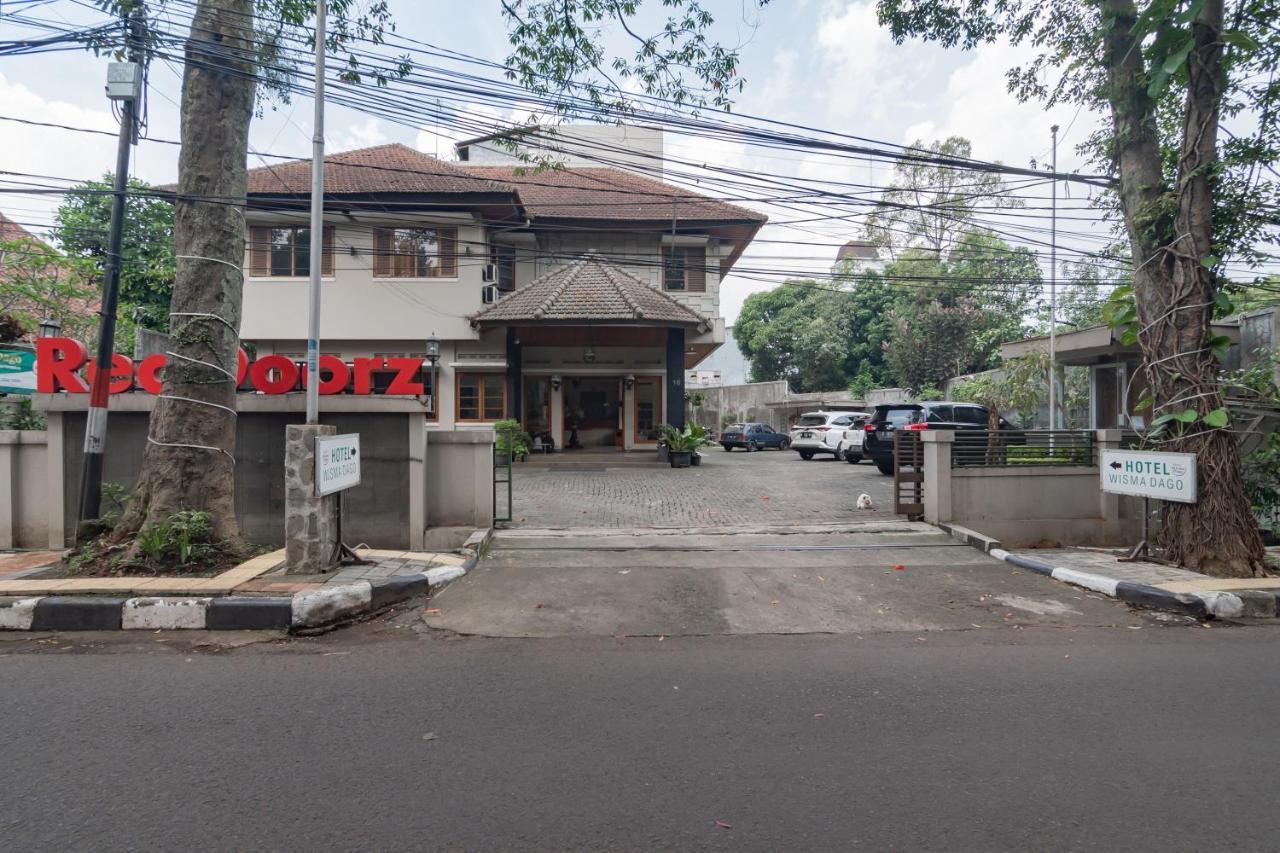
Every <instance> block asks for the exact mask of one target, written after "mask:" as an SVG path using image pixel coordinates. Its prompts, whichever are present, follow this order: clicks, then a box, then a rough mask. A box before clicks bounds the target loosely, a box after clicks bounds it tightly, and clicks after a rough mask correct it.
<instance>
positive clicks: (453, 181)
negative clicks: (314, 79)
mask: <svg viewBox="0 0 1280 853" xmlns="http://www.w3.org/2000/svg"><path fill="white" fill-rule="evenodd" d="M248 178H249V189H248V191H249V193H250V194H263V195H265V194H271V195H294V194H303V193H309V192H311V161H310V160H291V161H290V162H288V163H273V164H271V165H270V166H262V167H261V168H257V169H250V170H249V173H248ZM324 191H325V192H326V193H330V194H333V195H349V194H358V193H498V194H503V195H508V194H510V193H511V190H510V189H509V188H508V187H504V186H500V185H498V184H495V183H492V182H490V181H486V180H483V179H480V178H478V177H477V176H475V175H470V174H468V173H467V172H465V171H463V170H462V169H460V168H458V167H457V166H454V165H452V164H450V163H445V162H444V161H442V160H437V159H436V158H435V157H432V156H431V155H429V154H423V153H422V152H421V151H417V150H415V149H413V148H410V147H409V146H407V145H401V144H400V143H393V144H391V145H378V146H375V147H373V148H361V149H359V150H356V151H344V152H342V153H340V154H331V155H329V156H327V157H325V158H324Z"/></svg>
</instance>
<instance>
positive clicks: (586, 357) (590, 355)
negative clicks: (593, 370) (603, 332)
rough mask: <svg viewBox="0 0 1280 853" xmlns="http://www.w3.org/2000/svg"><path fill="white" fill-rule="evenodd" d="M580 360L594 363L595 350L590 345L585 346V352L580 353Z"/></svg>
mask: <svg viewBox="0 0 1280 853" xmlns="http://www.w3.org/2000/svg"><path fill="white" fill-rule="evenodd" d="M582 360H583V361H585V362H586V363H587V364H595V363H596V351H595V350H593V349H592V348H591V347H587V350H586V352H584V353H583V354H582Z"/></svg>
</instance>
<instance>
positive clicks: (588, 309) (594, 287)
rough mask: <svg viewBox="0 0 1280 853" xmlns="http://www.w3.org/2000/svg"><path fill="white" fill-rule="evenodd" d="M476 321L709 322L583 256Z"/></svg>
mask: <svg viewBox="0 0 1280 853" xmlns="http://www.w3.org/2000/svg"><path fill="white" fill-rule="evenodd" d="M474 321H475V322H476V323H492V324H505V323H530V322H534V323H536V322H574V321H578V322H586V321H591V322H626V323H634V322H636V321H648V322H654V323H668V324H671V325H690V326H698V325H703V324H706V323H708V322H709V321H708V320H706V319H705V318H703V317H700V316H698V315H697V314H696V313H694V312H693V311H692V310H690V309H689V308H686V307H685V306H684V305H681V304H680V303H679V302H677V301H675V300H674V299H672V298H671V297H670V296H668V295H667V294H665V293H663V292H662V291H660V290H657V289H655V288H652V287H650V286H649V285H647V284H645V283H644V282H642V281H640V280H639V279H637V278H635V277H633V276H630V275H627V274H626V273H625V272H623V271H622V270H620V269H618V268H617V267H614V266H611V265H609V264H607V263H605V262H604V261H602V260H601V259H600V257H599V256H598V255H585V256H583V257H582V258H579V259H578V260H576V261H574V262H573V263H571V264H569V265H568V266H564V267H559V268H558V269H554V270H552V271H551V272H549V273H547V274H545V275H542V276H539V277H538V278H535V279H534V280H533V281H531V282H529V283H528V284H526V285H525V286H524V287H521V288H520V289H518V290H517V291H515V292H514V293H512V294H510V295H509V296H506V297H504V298H503V299H501V300H500V301H498V302H497V303H495V304H493V305H491V306H489V307H488V308H486V309H484V310H483V311H481V312H480V313H479V314H477V315H476V316H475V317H474Z"/></svg>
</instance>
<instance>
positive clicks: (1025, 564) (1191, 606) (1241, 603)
mask: <svg viewBox="0 0 1280 853" xmlns="http://www.w3.org/2000/svg"><path fill="white" fill-rule="evenodd" d="M937 526H938V527H940V528H941V529H943V530H945V531H946V532H947V533H949V534H950V535H951V536H952V537H953V538H955V539H959V540H961V541H963V542H966V543H968V544H969V545H972V546H973V547H975V548H977V549H979V550H981V551H985V552H986V553H988V554H990V555H991V556H992V557H995V558H996V559H997V560H1004V561H1005V562H1006V563H1009V564H1010V565H1014V566H1017V567H1018V568H1020V569H1026V570H1027V571H1029V572H1035V573H1037V574H1041V575H1047V576H1048V577H1051V578H1053V579H1054V580H1059V581H1062V582H1063V583H1069V584H1074V585H1075V586H1079V587H1084V588H1085V589H1090V590H1093V591H1094V592H1100V593H1102V594H1103V595H1108V596H1110V597H1112V598H1118V599H1119V600H1121V601H1124V602H1126V603H1128V604H1135V605H1138V606H1140V607H1151V608H1154V609H1156V610H1167V611H1170V612H1172V613H1182V614H1185V615H1187V616H1195V617H1198V618H1201V619H1204V618H1207V617H1210V616H1212V617H1216V618H1219V619H1237V618H1242V617H1250V618H1274V617H1275V616H1276V615H1277V614H1278V613H1280V592H1267V591H1262V590H1237V591H1234V592H1218V591H1205V592H1191V593H1175V592H1169V591H1167V590H1163V589H1160V588H1159V587H1154V586H1149V585H1147V584H1141V583H1134V582H1132V581H1125V580H1120V579H1118V578H1110V577H1107V576H1105V575H1099V574H1096V573H1093V572H1082V571H1080V570H1078V569H1071V568H1067V567H1065V566H1054V565H1052V564H1050V563H1047V562H1045V561H1043V560H1037V559H1035V558H1033V557H1027V556H1026V555H1023V554H1011V553H1009V552H1008V551H1006V550H1005V549H1004V548H1002V547H1000V543H999V542H998V541H996V540H995V539H992V538H991V537H989V536H983V535H982V534H981V533H977V532H975V531H973V530H969V529H968V528H966V527H961V526H960V525H958V524H939V525H937Z"/></svg>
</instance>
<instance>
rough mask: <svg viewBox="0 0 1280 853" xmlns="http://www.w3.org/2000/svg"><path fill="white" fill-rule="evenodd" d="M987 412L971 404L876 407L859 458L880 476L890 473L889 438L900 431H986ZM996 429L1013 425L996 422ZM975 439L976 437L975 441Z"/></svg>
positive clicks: (891, 459)
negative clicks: (862, 457) (873, 468)
mask: <svg viewBox="0 0 1280 853" xmlns="http://www.w3.org/2000/svg"><path fill="white" fill-rule="evenodd" d="M989 414H990V410H988V409H987V407H986V406H978V405H975V404H974V403H948V402H942V401H937V402H935V401H928V402H924V403H886V404H882V405H879V406H876V410H875V413H874V414H873V415H872V416H871V420H870V421H868V422H867V426H866V431H867V434H866V435H865V436H864V437H863V441H862V455H863V456H866V457H869V458H870V459H871V461H872V462H874V463H875V465H876V468H878V469H880V473H881V474H892V473H893V434H894V432H896V431H897V430H900V429H908V430H926V429H950V430H976V429H986V428H987V424H988V421H987V418H988V416H989ZM999 423H1000V429H1002V430H1005V429H1013V424H1011V423H1009V422H1008V421H1006V420H1005V419H1004V418H1000V421H999ZM975 438H976V437H975Z"/></svg>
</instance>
